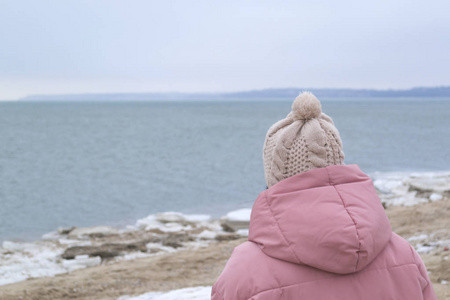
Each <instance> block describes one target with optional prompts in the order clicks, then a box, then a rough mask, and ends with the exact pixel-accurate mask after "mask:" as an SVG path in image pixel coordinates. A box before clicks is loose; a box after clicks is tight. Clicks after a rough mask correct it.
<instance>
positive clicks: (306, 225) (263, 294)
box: [212, 92, 436, 300]
mask: <svg viewBox="0 0 450 300" xmlns="http://www.w3.org/2000/svg"><path fill="white" fill-rule="evenodd" d="M263 159H264V172H265V177H266V183H267V186H268V189H267V190H265V191H263V192H262V193H261V194H260V195H259V196H258V198H257V199H256V201H255V204H254V206H253V210H252V215H251V219H250V229H249V238H248V241H247V242H245V243H243V244H241V245H240V246H238V247H236V248H235V249H234V251H233V254H232V255H231V258H230V259H229V261H228V263H227V265H226V266H225V269H224V270H223V272H222V274H221V275H220V277H219V279H218V280H217V282H216V284H215V285H214V287H213V290H212V300H219V299H221V300H222V299H226V300H241V299H242V300H244V299H245V300H247V299H254V300H266V299H267V300H269V299H270V300H276V299H308V300H314V299H345V300H352V299H368V300H372V299H373V300H375V299H376V300H383V299H402V300H403V299H405V300H416V299H417V300H419V299H426V300H429V299H436V295H435V293H434V291H433V287H432V285H431V282H430V280H429V278H428V275H427V271H426V268H425V266H424V264H423V262H422V260H421V258H420V257H419V255H418V254H417V253H416V252H415V250H414V249H413V248H412V247H411V246H410V245H409V244H408V242H406V241H405V240H404V239H402V238H401V237H399V236H398V235H396V234H395V233H392V230H391V226H390V224H389V220H388V218H387V216H386V214H385V212H384V209H383V206H382V205H381V202H380V200H379V198H378V196H377V193H376V191H375V188H374V186H373V183H372V180H371V179H370V178H369V177H368V176H367V175H366V174H364V173H363V172H362V171H361V170H360V169H359V167H358V166H357V165H344V153H343V150H342V142H341V140H340V137H339V133H338V131H337V129H336V128H335V127H334V124H333V121H332V120H331V118H330V117H328V116H327V115H325V114H324V113H322V112H321V105H320V102H319V101H318V100H317V98H316V97H315V96H314V95H313V94H311V93H309V92H305V93H302V94H300V95H299V96H298V97H297V98H296V99H295V101H294V103H293V105H292V112H291V113H290V114H289V115H288V116H287V117H286V118H285V119H283V120H281V121H279V122H277V123H275V124H274V125H273V126H272V127H271V128H270V129H269V131H268V133H267V136H266V141H265V143H264V151H263Z"/></svg>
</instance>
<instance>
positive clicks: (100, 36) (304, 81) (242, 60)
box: [0, 0, 450, 100]
mask: <svg viewBox="0 0 450 300" xmlns="http://www.w3.org/2000/svg"><path fill="white" fill-rule="evenodd" d="M449 11H450V1H448V0H441V1H433V0H431V1H414V0H408V1H405V0H396V1H386V0H377V1H360V0H358V1H347V0H340V1H321V0H315V1H303V0H297V1H287V0H286V1H264V0H257V1H246V0H240V1H235V0H229V1H215V0H208V1H203V0H191V1H187V0H184V1H177V0H168V1H162V0H161V1H152V0H127V1H125V0H122V1H117V0H64V1H56V0H51V1H49V0H39V1H38V0H27V1H26V0H0V100H13V99H17V98H20V97H24V96H27V95H33V94H72V93H116V92H140V93H142V92H231V91H243V90H253V89H264V88H283V87H299V88H325V87H330V88H376V89H387V88H394V89H403V88H411V87H415V86H442V85H450V55H449V53H450V18H449V17H448V12H449Z"/></svg>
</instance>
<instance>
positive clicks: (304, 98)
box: [292, 92, 322, 120]
mask: <svg viewBox="0 0 450 300" xmlns="http://www.w3.org/2000/svg"><path fill="white" fill-rule="evenodd" d="M321 113H322V106H321V105H320V102H319V100H318V99H317V98H316V96H314V95H313V94H312V93H311V92H303V93H301V94H300V95H298V96H297V98H295V100H294V103H293V104H292V117H293V118H294V120H309V119H314V118H318V117H319V116H320V114H321Z"/></svg>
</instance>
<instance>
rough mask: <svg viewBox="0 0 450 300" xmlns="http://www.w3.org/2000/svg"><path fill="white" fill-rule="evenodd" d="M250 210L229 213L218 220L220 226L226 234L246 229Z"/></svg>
mask: <svg viewBox="0 0 450 300" xmlns="http://www.w3.org/2000/svg"><path fill="white" fill-rule="evenodd" d="M251 212H252V210H251V209H249V208H244V209H239V210H235V211H231V212H229V213H228V214H227V215H226V216H224V217H222V218H220V226H222V228H223V230H225V231H227V232H236V231H238V230H239V229H248V227H249V223H250V215H251Z"/></svg>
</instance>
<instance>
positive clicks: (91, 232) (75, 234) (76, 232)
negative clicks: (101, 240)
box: [69, 226, 119, 238]
mask: <svg viewBox="0 0 450 300" xmlns="http://www.w3.org/2000/svg"><path fill="white" fill-rule="evenodd" d="M118 233H119V231H118V230H117V229H116V228H113V227H109V226H94V227H84V228H75V229H73V230H71V231H70V233H69V238H85V237H105V236H111V235H116V234H118Z"/></svg>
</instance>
